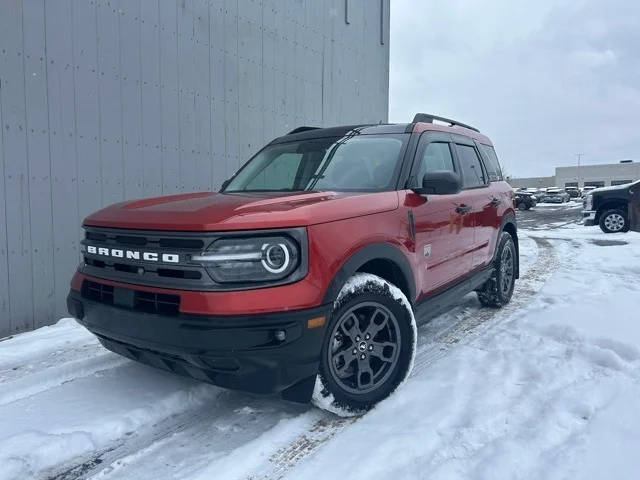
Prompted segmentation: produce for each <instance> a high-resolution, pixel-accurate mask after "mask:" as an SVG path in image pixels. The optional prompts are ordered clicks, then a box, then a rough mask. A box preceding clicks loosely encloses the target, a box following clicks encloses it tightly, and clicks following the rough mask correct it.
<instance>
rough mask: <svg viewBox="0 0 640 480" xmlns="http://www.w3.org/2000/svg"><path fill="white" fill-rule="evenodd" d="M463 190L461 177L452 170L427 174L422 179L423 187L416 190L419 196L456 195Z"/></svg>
mask: <svg viewBox="0 0 640 480" xmlns="http://www.w3.org/2000/svg"><path fill="white" fill-rule="evenodd" d="M460 190H462V180H461V179H460V175H458V174H457V173H455V172H452V171H450V170H434V171H432V172H427V173H425V174H424V177H423V178H422V187H421V188H414V189H413V191H414V192H416V193H417V194H419V195H427V194H431V195H454V194H456V193H458V192H459V191H460Z"/></svg>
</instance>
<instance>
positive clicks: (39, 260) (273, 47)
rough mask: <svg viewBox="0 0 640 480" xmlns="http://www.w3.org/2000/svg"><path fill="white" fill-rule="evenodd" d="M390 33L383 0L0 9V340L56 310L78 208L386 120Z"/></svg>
mask: <svg viewBox="0 0 640 480" xmlns="http://www.w3.org/2000/svg"><path fill="white" fill-rule="evenodd" d="M388 26H389V3H388V0H212V1H207V0H189V1H186V0H182V1H175V0H112V1H98V0H94V1H89V0H24V1H20V0H4V1H2V2H0V125H1V126H2V129H1V131H2V133H1V135H0V229H1V231H0V337H2V336H5V335H8V334H12V333H16V332H20V331H25V330H29V329H33V328H37V327H39V326H42V325H47V324H51V323H53V322H55V321H56V320H57V319H58V318H59V317H61V316H63V315H64V314H65V305H64V299H65V296H66V294H67V291H68V287H69V280H70V277H71V274H72V272H73V270H74V268H75V266H76V264H77V262H78V259H79V255H78V240H79V238H80V224H81V221H82V219H83V218H84V217H85V216H86V215H87V214H88V213H89V212H91V211H93V210H96V209H98V208H99V207H101V206H103V205H106V204H109V203H113V202H117V201H121V200H123V199H130V198H136V197H144V196H150V195H161V194H167V193H174V192H184V191H193V190H210V189H216V188H217V187H219V185H220V184H221V182H222V181H223V180H224V179H225V178H227V177H228V176H230V174H231V173H232V172H233V171H234V170H235V169H236V168H237V167H238V166H239V165H240V164H241V162H243V161H244V160H246V159H247V158H249V156H250V155H251V154H253V153H254V152H255V151H256V150H257V149H258V148H260V147H261V146H262V144H264V143H265V141H267V140H269V139H271V138H273V137H276V136H278V135H281V134H283V133H285V132H286V131H288V130H291V129H292V128H294V127H296V126H299V125H335V124H349V123H358V122H378V121H386V120H387V114H388V85H389V84H388V78H389V38H388V32H389V28H388Z"/></svg>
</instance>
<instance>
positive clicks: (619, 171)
mask: <svg viewBox="0 0 640 480" xmlns="http://www.w3.org/2000/svg"><path fill="white" fill-rule="evenodd" d="M638 179H640V162H633V161H631V160H623V161H622V162H619V163H604V164H599V165H582V166H580V167H578V166H574V167H556V174H555V175H554V176H552V177H529V178H510V179H509V184H510V185H511V186H512V187H514V188H545V187H560V188H565V187H577V186H580V187H584V186H585V185H593V186H596V187H608V186H610V185H620V184H623V183H630V182H633V181H635V180H638Z"/></svg>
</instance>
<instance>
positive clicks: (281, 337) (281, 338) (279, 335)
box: [273, 330, 287, 342]
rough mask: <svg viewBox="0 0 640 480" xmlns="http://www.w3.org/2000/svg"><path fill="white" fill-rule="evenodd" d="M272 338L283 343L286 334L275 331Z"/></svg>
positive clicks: (282, 331) (281, 331)
mask: <svg viewBox="0 0 640 480" xmlns="http://www.w3.org/2000/svg"><path fill="white" fill-rule="evenodd" d="M273 336H274V337H275V339H276V340H277V341H279V342H284V341H285V339H286V338H287V332H285V331H284V330H276V331H275V332H274V334H273Z"/></svg>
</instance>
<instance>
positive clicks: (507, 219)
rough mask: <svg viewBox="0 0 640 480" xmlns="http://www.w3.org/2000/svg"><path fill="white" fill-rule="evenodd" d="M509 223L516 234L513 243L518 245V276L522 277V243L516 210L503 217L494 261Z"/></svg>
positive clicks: (493, 261)
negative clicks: (520, 242) (519, 240)
mask: <svg viewBox="0 0 640 480" xmlns="http://www.w3.org/2000/svg"><path fill="white" fill-rule="evenodd" d="M507 225H509V226H510V227H511V228H512V229H513V232H514V234H515V236H514V239H513V243H514V244H515V246H516V278H520V245H519V244H518V223H517V222H516V214H515V212H509V213H507V214H506V215H504V216H503V217H502V223H501V224H500V230H499V231H498V239H497V241H496V249H495V251H494V252H493V260H492V263H495V262H496V259H497V256H498V247H499V246H500V237H501V236H502V232H504V230H505V228H506V227H507Z"/></svg>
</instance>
